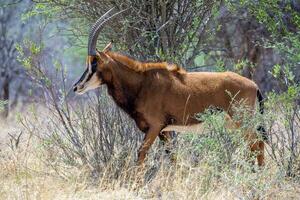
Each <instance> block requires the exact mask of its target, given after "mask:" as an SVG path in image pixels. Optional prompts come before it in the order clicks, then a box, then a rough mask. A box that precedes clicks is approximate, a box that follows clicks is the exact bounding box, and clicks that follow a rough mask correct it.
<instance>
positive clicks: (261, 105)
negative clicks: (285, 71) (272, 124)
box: [256, 90, 268, 141]
mask: <svg viewBox="0 0 300 200" xmlns="http://www.w3.org/2000/svg"><path fill="white" fill-rule="evenodd" d="M256 96H257V99H258V103H259V112H260V114H262V115H263V114H264V112H265V107H264V100H265V99H264V97H263V96H262V94H261V92H260V90H257V93H256ZM257 131H258V132H260V133H261V135H262V138H263V140H264V141H268V135H267V132H266V129H265V127H264V125H263V124H262V125H259V126H258V127H257Z"/></svg>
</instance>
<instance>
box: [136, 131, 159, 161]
mask: <svg viewBox="0 0 300 200" xmlns="http://www.w3.org/2000/svg"><path fill="white" fill-rule="evenodd" d="M160 129H161V128H150V129H149V131H148V132H147V133H146V135H145V138H144V141H143V144H142V146H141V147H140V149H139V151H138V165H139V166H141V165H142V164H143V163H144V160H145V157H146V154H147V152H148V150H149V149H150V147H151V145H152V144H153V142H154V141H155V139H156V137H157V136H158V134H159V132H160Z"/></svg>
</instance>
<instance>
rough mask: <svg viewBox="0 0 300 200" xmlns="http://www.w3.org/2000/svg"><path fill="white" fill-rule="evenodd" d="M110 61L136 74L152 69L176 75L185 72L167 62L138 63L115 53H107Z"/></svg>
mask: <svg viewBox="0 0 300 200" xmlns="http://www.w3.org/2000/svg"><path fill="white" fill-rule="evenodd" d="M107 54H108V55H109V56H110V57H111V58H112V59H114V60H116V61H118V62H120V63H122V64H123V65H125V66H127V67H128V68H130V69H132V70H134V71H136V72H140V73H143V72H146V71H150V70H153V69H165V70H167V71H169V72H175V73H178V74H184V73H186V71H185V70H184V69H183V68H182V67H179V66H178V65H175V64H170V63H167V62H160V63H159V62H157V63H156V62H140V61H137V60H133V59H131V58H129V57H127V56H124V55H121V54H119V53H115V52H108V53H107Z"/></svg>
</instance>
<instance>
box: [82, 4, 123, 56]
mask: <svg viewBox="0 0 300 200" xmlns="http://www.w3.org/2000/svg"><path fill="white" fill-rule="evenodd" d="M113 9H114V8H111V9H110V10H109V11H107V12H106V13H105V14H104V15H102V16H101V17H100V18H99V19H98V20H97V21H96V22H95V24H94V25H93V26H92V28H91V30H90V34H89V42H88V55H90V56H94V55H96V43H97V38H98V35H99V33H100V31H101V29H102V28H103V25H104V24H105V23H106V22H108V21H109V20H110V19H111V18H113V17H115V16H117V15H119V14H121V13H122V12H124V11H125V10H127V9H125V10H121V11H120V12H117V13H115V14H113V15H112V16H110V17H108V18H107V16H108V15H109V14H110V13H111V11H112V10H113Z"/></svg>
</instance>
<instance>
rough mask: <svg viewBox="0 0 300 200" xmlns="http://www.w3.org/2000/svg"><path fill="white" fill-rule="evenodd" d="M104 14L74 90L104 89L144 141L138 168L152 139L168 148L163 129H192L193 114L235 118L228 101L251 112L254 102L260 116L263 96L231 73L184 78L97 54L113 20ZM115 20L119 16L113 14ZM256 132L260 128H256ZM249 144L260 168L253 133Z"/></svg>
mask: <svg viewBox="0 0 300 200" xmlns="http://www.w3.org/2000/svg"><path fill="white" fill-rule="evenodd" d="M110 12H111V10H110V11H108V12H107V13H105V14H104V15H103V16H102V17H101V18H99V19H98V20H97V22H96V23H95V24H94V25H93V27H92V29H91V31H90V34H89V40H88V57H87V59H86V70H85V72H84V73H83V75H82V76H81V78H80V79H79V81H78V82H77V83H76V84H75V85H74V87H73V90H74V92H76V93H78V94H83V93H85V92H87V91H88V90H91V89H94V88H97V87H100V86H101V85H106V86H107V89H108V93H109V94H110V95H111V96H112V98H113V99H114V101H115V103H116V104H117V105H118V106H119V107H121V108H122V109H123V110H124V111H125V112H126V113H127V114H128V115H129V116H130V117H131V118H133V119H134V121H135V122H136V125H137V126H138V128H139V129H140V130H141V131H142V132H144V133H145V138H144V141H143V144H142V146H141V147H140V149H139V152H138V163H139V164H142V163H143V161H144V159H145V156H146V153H147V151H148V149H149V148H150V146H151V145H152V144H153V142H154V141H155V139H156V138H157V136H159V138H160V139H161V140H162V141H164V142H165V143H168V142H169V140H170V136H169V132H167V131H163V132H161V130H163V129H164V128H166V127H167V126H168V125H171V124H172V125H193V124H197V123H199V121H198V120H197V119H196V118H195V117H194V116H195V114H196V113H201V112H203V111H204V110H205V109H206V108H208V107H210V106H214V107H217V108H220V109H222V110H224V111H227V113H228V115H229V116H232V115H233V114H234V111H233V109H232V107H231V103H232V98H231V97H230V95H228V93H231V94H235V100H236V101H240V100H244V102H245V104H246V105H247V106H248V108H250V109H251V110H252V111H254V110H255V103H256V99H257V98H258V100H259V102H260V111H261V113H262V112H263V104H262V100H263V99H262V95H261V93H260V91H259V89H258V87H257V85H256V84H255V83H254V82H253V81H251V80H249V79H247V78H244V77H242V76H240V75H238V74H236V73H233V72H222V73H214V72H186V71H185V70H184V69H183V68H181V67H179V66H177V65H174V64H169V63H166V62H162V63H152V62H139V61H136V60H134V59H131V58H129V57H127V56H124V55H121V54H119V53H115V52H112V51H111V43H110V44H109V45H107V46H106V47H105V48H104V49H103V50H102V51H98V50H96V41H97V38H98V35H99V33H100V31H101V29H102V28H103V25H104V24H105V23H106V22H107V21H108V20H109V19H110V18H112V17H113V16H115V15H116V14H114V15H112V16H111V17H108V16H109V13H110ZM117 14H118V13H117ZM261 130H263V128H262V127H261ZM247 138H248V139H249V145H250V148H251V150H252V151H258V154H257V160H258V165H260V166H261V165H263V164H264V142H263V141H261V140H258V137H257V134H256V132H255V131H253V134H252V135H251V137H247Z"/></svg>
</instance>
